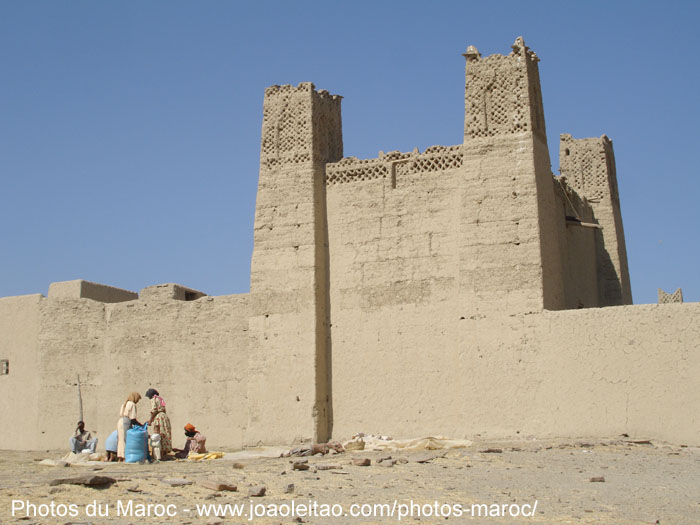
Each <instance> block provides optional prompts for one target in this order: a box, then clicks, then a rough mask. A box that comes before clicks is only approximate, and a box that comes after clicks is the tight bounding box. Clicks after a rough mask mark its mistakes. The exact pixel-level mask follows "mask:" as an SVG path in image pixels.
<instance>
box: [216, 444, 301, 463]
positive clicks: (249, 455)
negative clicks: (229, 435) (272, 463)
mask: <svg viewBox="0 0 700 525" xmlns="http://www.w3.org/2000/svg"><path fill="white" fill-rule="evenodd" d="M285 452H289V447H256V448H247V449H245V450H239V451H238V452H227V453H226V454H224V457H223V459H226V460H230V461H241V460H245V459H255V458H278V457H280V456H281V455H282V454H284V453H285Z"/></svg>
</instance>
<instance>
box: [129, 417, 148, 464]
mask: <svg viewBox="0 0 700 525" xmlns="http://www.w3.org/2000/svg"><path fill="white" fill-rule="evenodd" d="M147 459H148V423H146V424H145V425H142V426H138V425H133V426H132V427H131V428H130V429H129V430H127V431H126V446H125V448H124V461H125V462H126V463H138V462H139V461H145V460H147Z"/></svg>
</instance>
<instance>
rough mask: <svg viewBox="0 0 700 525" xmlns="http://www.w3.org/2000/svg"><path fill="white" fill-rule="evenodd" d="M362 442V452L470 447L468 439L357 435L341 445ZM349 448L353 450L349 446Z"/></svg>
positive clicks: (470, 442) (470, 443) (346, 445)
mask: <svg viewBox="0 0 700 525" xmlns="http://www.w3.org/2000/svg"><path fill="white" fill-rule="evenodd" d="M360 441H364V443H365V447H364V450H380V451H388V450H405V451H411V450H446V449H450V448H465V447H470V446H471V445H472V443H473V442H472V441H470V440H468V439H449V438H446V437H443V436H429V437H424V438H416V439H391V438H388V437H385V436H374V435H364V436H363V435H361V434H358V435H357V436H356V437H354V438H353V439H351V440H350V441H346V442H345V443H343V445H344V446H345V447H346V448H348V444H350V443H358V442H360ZM350 448H351V449H352V448H354V447H353V446H352V445H350Z"/></svg>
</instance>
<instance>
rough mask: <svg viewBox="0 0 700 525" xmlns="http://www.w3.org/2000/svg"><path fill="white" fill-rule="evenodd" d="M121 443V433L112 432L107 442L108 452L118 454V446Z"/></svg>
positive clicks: (106, 448)
mask: <svg viewBox="0 0 700 525" xmlns="http://www.w3.org/2000/svg"><path fill="white" fill-rule="evenodd" d="M118 442H119V432H117V431H116V430H115V431H114V432H112V433H111V434H110V435H109V437H108V438H107V439H106V440H105V450H106V451H107V452H116V451H117V445H118Z"/></svg>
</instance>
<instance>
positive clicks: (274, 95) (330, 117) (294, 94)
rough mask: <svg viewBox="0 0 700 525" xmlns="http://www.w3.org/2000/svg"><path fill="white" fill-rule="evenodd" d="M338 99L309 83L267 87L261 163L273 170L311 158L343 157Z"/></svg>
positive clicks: (329, 158)
mask: <svg viewBox="0 0 700 525" xmlns="http://www.w3.org/2000/svg"><path fill="white" fill-rule="evenodd" d="M341 98H342V97H339V96H337V95H330V94H329V93H328V91H325V90H322V91H319V92H318V93H317V92H316V91H315V90H314V85H313V84H312V83H311V82H302V83H301V84H299V85H298V86H296V87H294V86H289V85H285V86H272V87H269V88H267V89H266V90H265V102H264V107H263V127H262V144H261V151H260V161H261V164H262V166H264V167H266V168H268V169H274V168H276V167H278V166H281V165H290V164H291V165H293V164H301V163H305V162H310V161H311V160H312V159H313V160H321V161H328V160H337V159H339V158H342V156H343V136H342V127H341V117H340V100H341ZM312 129H313V130H314V132H313V133H312Z"/></svg>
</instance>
